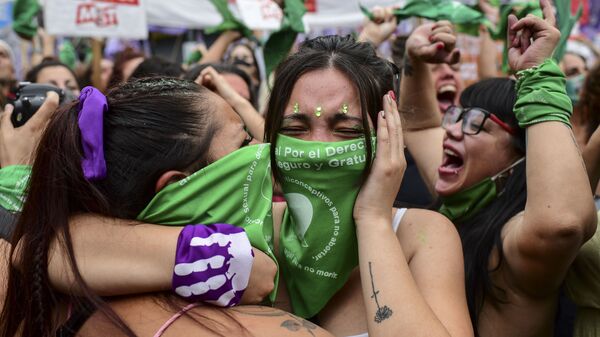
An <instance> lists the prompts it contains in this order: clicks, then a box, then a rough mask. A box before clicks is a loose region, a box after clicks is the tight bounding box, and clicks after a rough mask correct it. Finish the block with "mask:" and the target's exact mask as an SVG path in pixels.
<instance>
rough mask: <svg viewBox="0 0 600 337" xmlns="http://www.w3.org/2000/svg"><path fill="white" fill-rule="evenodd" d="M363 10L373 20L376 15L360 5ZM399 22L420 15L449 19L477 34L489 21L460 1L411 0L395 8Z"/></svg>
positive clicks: (461, 27) (467, 30)
mask: <svg viewBox="0 0 600 337" xmlns="http://www.w3.org/2000/svg"><path fill="white" fill-rule="evenodd" d="M360 7H361V10H362V12H363V13H364V14H365V15H366V16H367V17H368V18H369V19H371V20H373V18H374V16H373V13H371V12H370V11H369V10H368V9H367V8H365V7H364V6H360ZM393 13H394V15H395V16H396V18H398V22H400V21H402V20H405V19H408V18H411V17H419V18H425V19H429V20H434V21H440V20H448V21H450V22H452V23H454V24H456V25H458V26H459V28H460V29H459V31H460V32H464V33H468V34H472V35H477V32H478V28H479V25H480V24H481V23H487V21H488V20H487V19H486V18H485V16H484V15H483V14H482V13H481V12H479V11H477V10H475V9H473V8H471V7H469V6H467V5H465V4H463V3H461V2H459V1H453V0H409V1H407V2H406V5H404V6H403V7H402V8H395V9H393Z"/></svg>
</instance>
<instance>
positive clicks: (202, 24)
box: [51, 0, 404, 28]
mask: <svg viewBox="0 0 600 337" xmlns="http://www.w3.org/2000/svg"><path fill="white" fill-rule="evenodd" d="M51 1H52V0H51ZM255 1H257V0H255ZM146 2H147V11H148V23H150V24H154V25H159V26H166V27H185V28H207V27H213V26H216V25H218V24H219V23H221V21H222V19H221V16H220V15H219V13H218V12H217V10H216V9H215V7H214V6H213V5H212V4H211V3H210V1H209V0H169V1H166V0H146ZM313 2H314V5H315V11H314V12H309V13H306V15H305V23H306V25H307V26H308V28H333V27H356V26H358V25H360V24H361V22H362V21H363V19H364V15H363V14H362V12H361V11H360V8H359V6H358V5H359V3H360V4H362V5H364V6H366V7H367V8H371V7H374V6H392V5H401V4H403V3H404V0H360V1H359V0H314V1H313Z"/></svg>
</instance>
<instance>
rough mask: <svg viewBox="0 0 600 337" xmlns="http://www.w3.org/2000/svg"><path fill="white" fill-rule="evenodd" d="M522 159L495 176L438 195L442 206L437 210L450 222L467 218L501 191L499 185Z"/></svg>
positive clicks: (502, 187)
mask: <svg viewBox="0 0 600 337" xmlns="http://www.w3.org/2000/svg"><path fill="white" fill-rule="evenodd" d="M523 160H525V158H521V159H519V160H517V161H516V162H514V163H513V164H512V165H510V166H509V167H508V168H506V169H504V170H502V171H501V172H500V173H498V174H496V175H495V176H493V177H488V178H485V179H483V180H482V181H480V182H479V183H477V184H475V185H474V186H471V187H469V188H467V189H466V190H464V191H459V192H457V193H454V194H452V195H450V196H446V197H440V199H441V200H442V206H441V207H440V209H439V210H438V211H439V212H440V213H442V214H443V215H445V216H446V217H447V218H448V219H450V220H451V221H452V222H463V221H466V220H469V219H470V218H472V217H473V216H474V215H476V214H477V213H479V211H481V210H482V209H483V208H484V207H486V206H487V205H489V204H490V203H491V202H492V201H494V200H495V199H496V197H498V196H499V195H500V194H501V193H502V190H503V189H504V186H500V185H503V184H504V182H505V181H506V178H507V177H508V176H509V175H510V174H511V173H512V169H513V168H514V167H515V166H517V165H518V164H519V163H521V162H522V161H523Z"/></svg>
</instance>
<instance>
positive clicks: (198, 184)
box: [137, 144, 278, 301]
mask: <svg viewBox="0 0 600 337" xmlns="http://www.w3.org/2000/svg"><path fill="white" fill-rule="evenodd" d="M269 151H270V146H269V144H259V145H252V146H246V147H244V148H241V149H239V150H237V151H234V152H232V153H230V154H229V155H227V156H225V157H223V158H221V159H219V160H217V161H215V162H213V163H212V164H210V165H208V166H206V167H204V168H203V169H201V170H199V171H197V172H195V173H193V174H192V175H190V176H189V177H187V178H185V179H182V180H180V181H178V182H176V183H172V184H170V185H168V186H166V187H165V188H163V189H162V190H161V191H160V192H158V193H157V194H156V195H155V196H154V198H153V199H152V201H150V203H149V204H148V206H146V208H145V209H144V210H143V211H142V213H140V215H138V217H137V219H138V220H140V221H143V222H148V223H155V224H161V225H175V226H185V225H190V224H213V223H227V224H231V225H235V226H240V227H243V228H244V230H245V231H246V234H247V235H248V238H249V239H250V243H251V244H252V246H253V247H255V248H257V249H260V250H261V251H263V252H264V253H265V254H267V255H269V256H270V257H271V258H272V259H273V261H275V263H277V261H276V260H275V256H274V255H273V251H272V249H273V218H272V214H271V207H272V196H273V181H272V178H271V162H270V158H269ZM277 283H278V277H276V279H275V289H277ZM275 295H276V292H275V290H274V291H273V292H272V293H271V294H270V296H269V299H270V300H271V301H274V300H275Z"/></svg>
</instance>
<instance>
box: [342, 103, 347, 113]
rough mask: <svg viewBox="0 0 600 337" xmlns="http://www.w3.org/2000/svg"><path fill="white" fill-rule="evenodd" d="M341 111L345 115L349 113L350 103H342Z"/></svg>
mask: <svg viewBox="0 0 600 337" xmlns="http://www.w3.org/2000/svg"><path fill="white" fill-rule="evenodd" d="M341 111H342V113H343V114H344V115H345V114H347V113H348V104H346V103H344V104H342V109H341Z"/></svg>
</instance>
